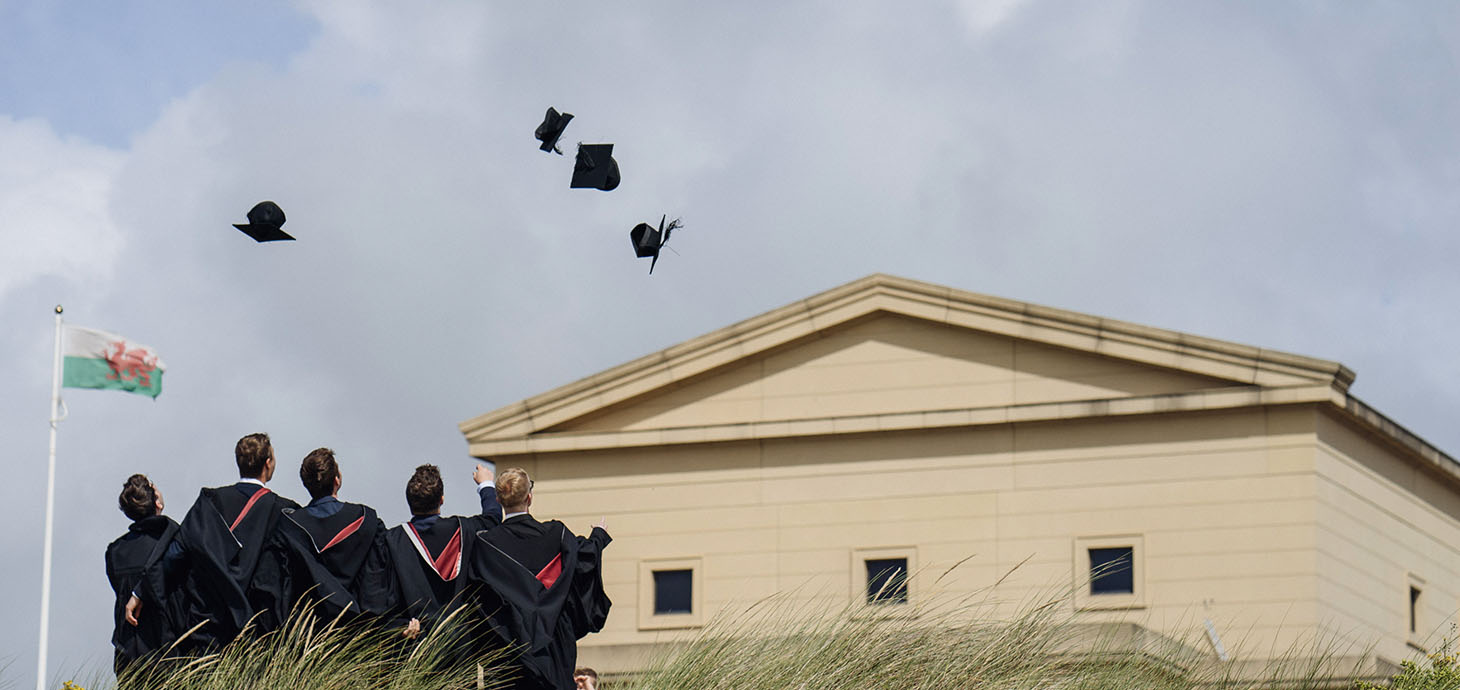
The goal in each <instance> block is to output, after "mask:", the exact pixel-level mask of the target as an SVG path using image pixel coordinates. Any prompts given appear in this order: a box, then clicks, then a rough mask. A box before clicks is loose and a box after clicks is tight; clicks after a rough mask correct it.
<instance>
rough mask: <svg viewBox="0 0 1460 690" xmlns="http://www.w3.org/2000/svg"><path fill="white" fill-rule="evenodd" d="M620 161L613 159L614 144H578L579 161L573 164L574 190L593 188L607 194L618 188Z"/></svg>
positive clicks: (572, 185) (572, 183)
mask: <svg viewBox="0 0 1460 690" xmlns="http://www.w3.org/2000/svg"><path fill="white" fill-rule="evenodd" d="M618 183H619V174H618V161H616V160H614V159H613V144H578V160H577V162H575V163H574V164H573V181H572V182H571V183H569V184H568V186H569V187H571V188H573V189H579V188H584V187H588V188H593V189H601V190H603V191H605V192H607V191H612V190H613V189H614V188H615V187H618Z"/></svg>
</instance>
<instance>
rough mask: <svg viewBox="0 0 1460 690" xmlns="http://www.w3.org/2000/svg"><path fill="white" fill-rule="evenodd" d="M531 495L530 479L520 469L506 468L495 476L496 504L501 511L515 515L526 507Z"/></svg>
mask: <svg viewBox="0 0 1460 690" xmlns="http://www.w3.org/2000/svg"><path fill="white" fill-rule="evenodd" d="M531 493H532V478H531V477H529V476H527V470H524V469H522V468H521V467H508V468H507V469H505V470H502V471H501V473H499V474H498V475H497V502H498V503H501V504H502V509H503V510H505V511H507V512H509V513H515V512H518V511H520V510H521V509H522V508H523V507H525V506H526V505H527V496H528V495H529V494H531Z"/></svg>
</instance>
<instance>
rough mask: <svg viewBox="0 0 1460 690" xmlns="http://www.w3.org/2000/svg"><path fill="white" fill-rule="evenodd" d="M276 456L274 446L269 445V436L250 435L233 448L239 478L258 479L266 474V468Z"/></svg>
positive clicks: (239, 440)
mask: <svg viewBox="0 0 1460 690" xmlns="http://www.w3.org/2000/svg"><path fill="white" fill-rule="evenodd" d="M273 456H274V446H273V444H271V443H269V435H268V434H249V435H247V436H244V437H243V438H241V439H238V445H235V446H234V447H233V459H234V460H236V461H237V462H238V476H240V477H243V478H245V479H258V478H259V477H262V476H263V474H264V466H265V465H267V464H269V458H271V457H273Z"/></svg>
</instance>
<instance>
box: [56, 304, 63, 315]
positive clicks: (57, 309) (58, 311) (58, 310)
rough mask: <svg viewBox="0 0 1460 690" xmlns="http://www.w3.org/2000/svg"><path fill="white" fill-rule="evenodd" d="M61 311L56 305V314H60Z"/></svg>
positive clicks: (59, 306)
mask: <svg viewBox="0 0 1460 690" xmlns="http://www.w3.org/2000/svg"><path fill="white" fill-rule="evenodd" d="M61 311H62V309H61V305H59V304H57V305H56V313H57V314H59V313H61Z"/></svg>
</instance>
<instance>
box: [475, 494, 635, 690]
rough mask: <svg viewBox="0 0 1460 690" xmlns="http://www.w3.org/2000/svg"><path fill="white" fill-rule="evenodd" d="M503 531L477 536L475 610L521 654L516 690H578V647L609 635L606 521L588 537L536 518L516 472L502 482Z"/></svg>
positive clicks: (517, 657)
mask: <svg viewBox="0 0 1460 690" xmlns="http://www.w3.org/2000/svg"><path fill="white" fill-rule="evenodd" d="M497 500H498V501H500V502H501V504H502V511H503V513H504V515H503V519H502V522H501V524H498V525H494V526H492V527H490V528H488V529H485V530H482V531H480V532H477V533H476V535H475V536H474V539H473V541H475V542H476V548H475V549H473V553H472V559H471V577H472V579H473V581H475V582H477V583H480V585H481V586H480V587H478V588H476V589H474V590H473V596H475V597H476V598H477V610H478V611H480V612H481V613H482V614H483V615H485V616H486V620H487V623H488V626H489V627H490V628H491V630H492V632H493V633H495V634H496V636H497V639H498V642H499V643H500V644H501V645H503V646H507V647H509V648H510V649H511V650H512V653H513V654H514V655H515V657H514V661H515V663H516V665H517V669H516V670H517V673H516V678H515V679H514V682H515V684H514V685H513V686H512V687H513V688H516V689H518V690H527V689H531V690H541V689H547V690H573V688H576V687H578V685H577V683H576V682H575V681H574V679H573V675H574V666H575V665H576V664H577V661H578V640H579V639H581V638H582V637H583V636H585V635H587V634H588V633H591V632H598V631H599V630H602V629H603V624H604V622H606V621H607V620H608V609H609V606H610V605H611V604H612V602H610V601H609V600H608V596H607V595H606V594H604V591H603V575H602V570H601V565H602V556H603V549H604V547H606V546H608V544H609V542H610V541H612V540H613V539H612V537H610V536H609V534H608V531H607V530H606V529H605V527H606V526H605V525H604V523H603V521H600V522H599V524H597V525H595V526H594V527H593V531H592V533H591V534H590V535H589V536H588V537H586V538H584V537H579V536H576V535H574V534H573V533H572V531H570V530H569V529H568V527H567V525H564V524H563V523H561V522H558V521H557V520H550V521H548V522H538V521H537V520H536V519H534V518H533V517H532V515H531V514H530V510H531V507H532V478H531V477H529V476H528V475H527V472H526V471H524V470H521V469H518V468H515V467H513V468H508V469H505V470H503V471H502V473H501V474H500V475H499V476H498V477H497Z"/></svg>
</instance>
